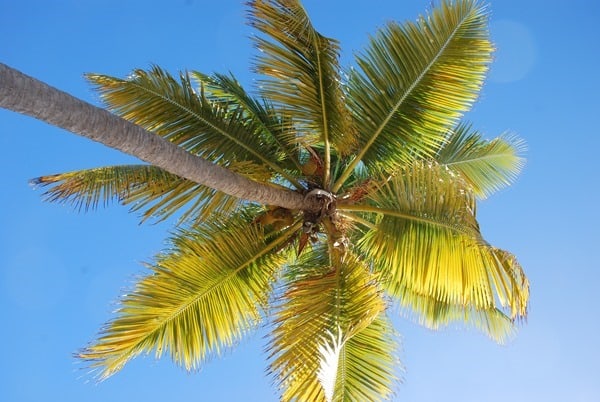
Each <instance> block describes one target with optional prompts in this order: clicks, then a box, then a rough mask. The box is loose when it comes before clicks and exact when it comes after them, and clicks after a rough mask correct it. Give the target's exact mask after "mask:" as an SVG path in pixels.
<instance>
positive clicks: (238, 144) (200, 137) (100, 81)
mask: <svg viewBox="0 0 600 402" xmlns="http://www.w3.org/2000/svg"><path fill="white" fill-rule="evenodd" d="M86 77H87V79H88V80H89V81H90V82H92V83H93V84H94V86H95V88H96V90H97V91H98V92H99V93H100V95H101V96H102V99H103V100H104V101H105V102H106V104H107V106H108V108H109V109H110V110H111V111H113V112H114V113H116V114H118V115H119V116H121V117H123V118H124V119H126V120H129V121H131V122H133V123H136V124H138V125H140V126H142V127H144V128H145V129H147V130H149V131H152V132H154V133H156V134H158V135H161V136H163V137H165V138H166V139H168V140H169V141H172V142H174V143H176V144H178V145H180V146H181V147H183V148H185V149H186V150H188V151H189V152H191V153H193V154H196V155H199V156H201V157H203V158H206V159H209V160H211V161H215V162H217V163H218V162H219V161H246V160H250V161H253V162H255V163H258V164H262V165H265V166H268V167H269V168H271V169H272V170H273V172H278V173H282V172H284V170H283V168H281V167H280V166H279V165H277V164H276V162H275V161H277V159H278V150H277V149H274V148H273V147H267V146H265V144H264V142H263V141H262V139H261V136H259V135H257V133H256V130H255V127H254V126H253V125H248V124H247V123H248V121H247V119H244V118H243V116H241V112H240V111H238V110H236V109H235V108H228V107H226V106H225V105H224V104H223V103H222V102H211V101H210V100H209V99H207V98H206V97H205V96H203V94H202V88H200V93H197V92H196V91H195V90H194V88H193V87H192V84H191V81H190V77H189V75H187V74H181V75H180V78H179V81H178V80H176V79H175V78H174V77H172V76H171V75H170V74H169V73H168V72H166V71H164V70H162V69H160V68H159V67H153V68H152V69H151V70H149V71H144V70H135V71H134V72H133V74H132V75H131V76H130V77H129V78H128V79H119V78H114V77H110V76H106V75H97V74H88V75H87V76H86Z"/></svg>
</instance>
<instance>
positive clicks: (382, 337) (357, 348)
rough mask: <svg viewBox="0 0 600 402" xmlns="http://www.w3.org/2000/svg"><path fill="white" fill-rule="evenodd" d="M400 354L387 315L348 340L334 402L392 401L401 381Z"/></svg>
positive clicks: (396, 338)
mask: <svg viewBox="0 0 600 402" xmlns="http://www.w3.org/2000/svg"><path fill="white" fill-rule="evenodd" d="M398 350H399V345H398V336H397V334H396V332H395V331H394V328H393V326H392V323H391V322H390V320H389V319H388V318H387V317H386V316H385V315H383V314H382V315H380V316H379V317H377V318H376V319H375V320H373V322H371V324H369V325H368V326H366V327H365V328H364V329H362V330H361V331H359V332H357V333H356V334H355V335H354V336H352V337H351V338H350V339H348V340H347V341H346V342H345V343H344V345H343V349H342V350H341V352H340V354H341V356H342V357H341V358H340V360H342V361H341V362H340V364H339V366H338V373H337V384H336V390H337V391H338V392H337V394H336V396H337V398H335V399H334V400H338V401H378V400H389V399H391V397H392V395H393V391H394V385H395V384H396V383H397V381H398V378H397V375H396V370H397V369H398V366H399V363H400V362H399V358H398V356H397V352H398Z"/></svg>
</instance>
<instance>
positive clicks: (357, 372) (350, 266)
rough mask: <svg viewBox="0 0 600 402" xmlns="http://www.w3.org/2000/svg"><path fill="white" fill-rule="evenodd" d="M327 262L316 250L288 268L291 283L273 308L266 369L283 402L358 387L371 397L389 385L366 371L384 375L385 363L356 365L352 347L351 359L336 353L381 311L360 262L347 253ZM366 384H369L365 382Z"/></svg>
mask: <svg viewBox="0 0 600 402" xmlns="http://www.w3.org/2000/svg"><path fill="white" fill-rule="evenodd" d="M328 259H329V257H328V256H327V250H326V247H324V246H319V247H315V248H314V249H313V250H311V252H309V253H307V254H305V255H303V257H302V258H301V260H300V261H298V262H297V263H296V264H295V265H293V266H292V267H290V270H289V273H288V278H289V279H290V280H291V282H290V283H289V284H288V286H287V287H286V289H285V292H284V294H283V295H282V296H281V300H280V304H279V306H278V307H277V311H276V315H275V318H274V322H275V328H274V329H273V332H272V339H271V343H270V347H269V349H270V352H271V357H270V360H271V365H270V371H271V372H272V374H273V375H274V377H275V381H276V383H277V385H278V386H279V387H280V389H281V391H282V399H283V400H285V401H290V400H298V401H320V400H327V399H329V400H330V398H331V397H332V395H334V394H335V395H339V394H340V392H341V394H344V393H345V392H346V390H347V389H355V388H357V387H361V386H363V387H365V392H373V393H374V394H375V390H379V389H381V387H386V386H389V382H390V381H393V377H392V378H378V377H377V376H373V374H372V373H369V372H367V369H368V368H369V367H370V365H372V366H373V369H376V370H378V371H375V372H386V371H387V370H388V368H389V367H388V361H387V360H384V361H381V362H380V361H377V360H371V361H370V362H369V364H366V365H362V364H358V363H359V362H362V360H361V359H360V356H358V352H357V351H356V350H355V346H353V349H352V351H353V352H354V354H353V355H352V356H353V358H354V360H351V361H349V360H348V359H347V357H346V356H345V355H340V353H342V354H343V351H344V348H342V346H343V345H345V344H346V343H347V342H349V341H350V339H352V338H353V337H354V336H357V334H359V333H362V331H363V330H364V329H365V328H366V327H368V326H369V325H371V324H372V323H373V322H374V320H375V319H376V317H378V316H379V315H380V314H381V313H382V312H383V310H384V309H385V302H384V301H383V299H382V297H381V292H380V291H379V289H378V287H377V285H376V283H375V281H374V276H373V275H372V274H371V273H370V272H369V270H368V268H367V267H366V266H365V265H364V264H362V263H361V262H359V261H358V260H357V259H356V258H354V257H352V256H351V255H350V254H347V255H346V256H345V257H343V258H342V259H341V261H339V262H338V263H337V264H335V266H332V265H330V264H328V263H327V262H328ZM365 334H367V335H363V336H367V337H368V334H369V333H368V332H366V333H365ZM381 336H382V337H383V338H385V335H383V334H382V335H381ZM373 341H374V342H376V347H382V348H383V350H385V351H389V350H391V349H393V347H391V346H389V345H388V346H387V347H386V346H384V345H381V344H379V342H377V341H378V339H377V337H373ZM357 342H359V341H357ZM353 345H355V344H353ZM390 348H391V349H390ZM352 363H356V364H355V365H353V364H352ZM342 366H343V369H342V368H341V367H342ZM340 376H341V377H340ZM371 380H375V382H374V383H372V384H369V382H370V381H371ZM340 384H342V385H340ZM340 387H341V388H342V389H341V390H340V389H339V388H340ZM334 390H335V392H334Z"/></svg>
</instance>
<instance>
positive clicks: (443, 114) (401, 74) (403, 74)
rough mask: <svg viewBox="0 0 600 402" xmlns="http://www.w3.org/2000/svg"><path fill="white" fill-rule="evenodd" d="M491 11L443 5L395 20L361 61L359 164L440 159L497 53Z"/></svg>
mask: <svg viewBox="0 0 600 402" xmlns="http://www.w3.org/2000/svg"><path fill="white" fill-rule="evenodd" d="M488 36H489V34H488V28H487V15H486V9H485V8H484V7H482V6H481V5H479V4H478V3H477V2H475V1H471V0H458V1H452V2H450V1H442V2H441V4H440V6H439V7H437V8H435V9H433V10H432V12H431V14H429V15H427V16H424V17H420V18H419V19H418V20H417V22H416V23H405V24H403V25H399V24H397V23H394V22H391V23H389V24H388V25H387V26H386V27H385V28H383V29H381V30H380V31H379V32H378V33H377V35H376V36H375V37H373V38H372V39H371V42H370V44H369V45H368V47H367V49H366V51H365V52H364V53H363V54H362V55H361V56H359V57H358V60H357V62H358V66H359V67H360V72H358V71H356V72H354V73H352V74H351V75H350V80H349V83H348V86H349V91H348V98H347V100H348V105H349V107H350V109H351V110H352V114H353V117H354V120H355V123H356V125H357V128H358V130H357V133H358V134H357V136H358V150H359V151H358V154H357V155H356V157H355V158H354V160H353V162H352V163H351V164H350V165H349V166H348V168H347V169H346V171H345V174H344V175H342V176H341V178H340V179H338V181H337V182H336V184H335V186H334V187H333V188H334V190H337V189H339V188H340V187H341V186H342V185H343V184H344V182H345V179H346V178H347V177H348V176H349V175H350V174H351V172H352V170H353V169H354V167H355V166H356V164H358V163H359V162H362V163H365V164H366V165H367V166H369V167H378V168H379V169H384V170H386V171H390V170H393V169H395V168H397V167H398V166H399V165H402V164H404V163H407V162H410V161H411V160H413V159H414V158H415V157H418V156H420V155H429V156H431V155H433V154H434V153H435V151H436V150H437V149H438V148H439V145H440V143H441V142H442V141H443V139H444V134H445V132H446V131H447V130H448V128H450V127H452V126H454V125H455V124H456V123H457V121H458V119H459V118H460V117H461V116H462V114H463V113H464V112H466V111H467V110H468V109H469V108H470V107H471V105H472V104H473V102H474V101H475V100H476V98H477V96H478V93H479V90H480V88H481V85H482V83H483V80H484V78H485V75H486V73H487V70H488V65H489V63H490V61H491V54H492V51H493V47H492V44H491V43H490V41H489V38H488Z"/></svg>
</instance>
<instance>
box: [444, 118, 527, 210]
mask: <svg viewBox="0 0 600 402" xmlns="http://www.w3.org/2000/svg"><path fill="white" fill-rule="evenodd" d="M524 150H525V143H524V142H523V141H522V140H520V139H518V138H516V137H510V136H502V137H498V138H495V139H493V140H484V139H483V138H482V137H481V135H480V134H479V133H478V132H476V131H473V130H472V128H471V126H469V125H467V124H459V125H458V126H457V127H456V128H455V129H454V130H450V131H449V134H448V138H447V141H446V142H445V143H444V144H443V145H442V147H441V148H440V150H439V151H438V152H437V155H436V157H435V159H436V160H437V161H438V163H440V164H442V165H444V166H447V167H449V168H450V169H451V170H453V171H455V172H457V173H458V174H460V175H461V176H462V177H463V179H464V180H465V181H466V182H467V183H469V185H470V186H471V187H472V189H473V191H474V192H475V194H476V195H477V196H479V197H482V198H485V197H487V196H489V195H490V194H492V193H493V192H494V191H497V190H499V189H501V188H502V187H505V186H508V185H509V184H511V183H512V182H513V181H514V179H515V178H516V177H517V175H518V174H519V172H520V171H521V169H522V167H523V164H524V161H525V160H524V159H523V158H522V157H521V156H520V154H522V153H523V151H524Z"/></svg>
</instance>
